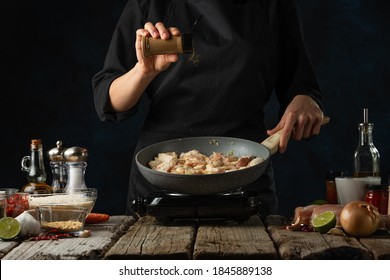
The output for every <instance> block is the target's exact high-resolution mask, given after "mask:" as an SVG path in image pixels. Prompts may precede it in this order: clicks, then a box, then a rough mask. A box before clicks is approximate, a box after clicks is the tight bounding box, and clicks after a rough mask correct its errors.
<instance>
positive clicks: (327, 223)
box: [311, 211, 336, 234]
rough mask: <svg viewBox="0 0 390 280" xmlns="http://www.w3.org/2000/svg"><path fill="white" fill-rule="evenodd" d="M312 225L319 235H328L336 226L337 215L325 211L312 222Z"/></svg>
mask: <svg viewBox="0 0 390 280" xmlns="http://www.w3.org/2000/svg"><path fill="white" fill-rule="evenodd" d="M311 225H312V226H313V228H314V229H315V230H316V231H318V232H319V233H322V234H324V233H327V232H328V231H329V230H330V229H331V228H334V227H335V226H336V215H335V213H334V212H332V211H325V212H323V213H321V214H319V215H318V216H316V217H314V218H313V219H312V220H311Z"/></svg>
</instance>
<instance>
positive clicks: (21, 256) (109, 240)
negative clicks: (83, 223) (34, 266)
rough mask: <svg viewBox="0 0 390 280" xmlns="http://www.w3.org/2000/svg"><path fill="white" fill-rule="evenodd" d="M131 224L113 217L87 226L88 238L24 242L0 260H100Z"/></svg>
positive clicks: (119, 217)
mask: <svg viewBox="0 0 390 280" xmlns="http://www.w3.org/2000/svg"><path fill="white" fill-rule="evenodd" d="M132 223H134V218H132V217H128V216H115V217H111V218H110V220H108V221H107V222H105V223H101V224H95V225H90V226H87V227H86V229H90V230H91V236H90V237H87V238H81V237H75V238H63V239H59V240H41V241H24V242H22V243H21V244H20V245H19V246H17V247H15V248H14V249H13V250H12V251H10V252H9V253H8V254H7V255H6V256H4V258H3V260H15V259H17V260H42V259H63V260H67V259H101V258H102V256H103V255H104V253H105V252H106V251H107V250H108V249H109V248H110V247H111V246H112V245H113V244H114V243H115V241H116V240H118V239H119V237H120V236H121V235H122V234H123V233H124V232H125V231H126V230H127V228H128V227H129V226H130V225H131V224H132Z"/></svg>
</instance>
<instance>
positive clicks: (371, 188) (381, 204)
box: [364, 185, 389, 215]
mask: <svg viewBox="0 0 390 280" xmlns="http://www.w3.org/2000/svg"><path fill="white" fill-rule="evenodd" d="M366 188H367V192H366V196H365V198H364V200H365V201H366V202H368V203H371V204H372V205H373V206H375V207H376V208H378V212H379V214H383V215H386V214H387V207H388V203H389V202H388V201H389V191H388V190H387V186H383V185H367V186H366Z"/></svg>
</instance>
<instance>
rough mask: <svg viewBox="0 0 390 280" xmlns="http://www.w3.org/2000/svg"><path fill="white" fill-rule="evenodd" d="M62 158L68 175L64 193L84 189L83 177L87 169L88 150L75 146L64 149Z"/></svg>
mask: <svg viewBox="0 0 390 280" xmlns="http://www.w3.org/2000/svg"><path fill="white" fill-rule="evenodd" d="M62 156H63V158H64V160H65V167H66V172H67V174H68V180H67V182H66V186H65V189H64V191H65V192H67V193H70V192H72V191H73V190H75V189H86V188H87V186H86V184H85V179H84V177H85V170H86V168H87V162H86V161H87V158H88V150H87V149H85V148H82V147H77V146H76V147H71V148H68V149H66V150H65V151H64V152H63V153H62Z"/></svg>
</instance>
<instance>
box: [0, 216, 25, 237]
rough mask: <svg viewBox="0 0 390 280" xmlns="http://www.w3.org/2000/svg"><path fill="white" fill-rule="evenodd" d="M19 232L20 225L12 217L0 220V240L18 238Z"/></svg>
mask: <svg viewBox="0 0 390 280" xmlns="http://www.w3.org/2000/svg"><path fill="white" fill-rule="evenodd" d="M19 232H20V223H19V222H18V220H16V219H15V218H12V217H4V218H1V219H0V238H1V239H3V240H10V239H13V238H15V237H16V236H18V234H19Z"/></svg>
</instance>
